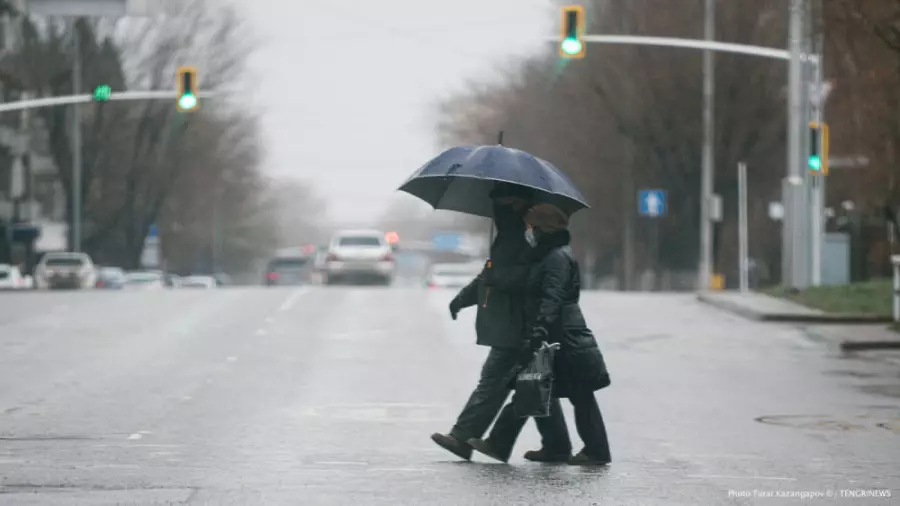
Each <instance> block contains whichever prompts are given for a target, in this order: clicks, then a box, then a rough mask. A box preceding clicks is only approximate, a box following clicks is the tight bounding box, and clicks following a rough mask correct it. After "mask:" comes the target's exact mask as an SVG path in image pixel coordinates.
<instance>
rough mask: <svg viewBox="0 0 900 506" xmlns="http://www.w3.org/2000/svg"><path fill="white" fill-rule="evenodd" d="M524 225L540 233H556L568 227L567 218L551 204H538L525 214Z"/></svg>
mask: <svg viewBox="0 0 900 506" xmlns="http://www.w3.org/2000/svg"><path fill="white" fill-rule="evenodd" d="M525 223H527V224H529V225H531V226H532V227H534V228H537V229H539V230H540V231H542V232H557V231H559V230H566V229H567V228H568V227H569V217H568V216H566V213H564V212H562V211H561V210H560V209H559V208H558V207H556V206H554V205H552V204H538V205H536V206H534V207H532V208H531V209H529V210H528V212H527V213H525Z"/></svg>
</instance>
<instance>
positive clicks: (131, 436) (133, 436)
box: [128, 433, 144, 441]
mask: <svg viewBox="0 0 900 506" xmlns="http://www.w3.org/2000/svg"><path fill="white" fill-rule="evenodd" d="M143 437H144V436H142V435H141V434H138V433H134V434H132V435H130V436H128V439H130V440H132V441H134V440H136V439H142V438H143Z"/></svg>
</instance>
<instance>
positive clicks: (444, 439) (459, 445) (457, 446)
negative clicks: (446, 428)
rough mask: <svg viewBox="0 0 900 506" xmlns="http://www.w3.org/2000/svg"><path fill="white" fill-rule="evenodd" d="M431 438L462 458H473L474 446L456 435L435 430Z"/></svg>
mask: <svg viewBox="0 0 900 506" xmlns="http://www.w3.org/2000/svg"><path fill="white" fill-rule="evenodd" d="M431 440H432V441H434V442H435V443H437V444H438V446H440V447H441V448H443V449H445V450H447V451H448V452H450V453H452V454H454V455H456V456H457V457H459V458H461V459H466V460H472V447H471V446H469V445H467V444H466V443H464V442H462V441H460V440H459V439H456V437H454V436H451V435H449V434H440V433H438V432H435V433H434V434H432V435H431Z"/></svg>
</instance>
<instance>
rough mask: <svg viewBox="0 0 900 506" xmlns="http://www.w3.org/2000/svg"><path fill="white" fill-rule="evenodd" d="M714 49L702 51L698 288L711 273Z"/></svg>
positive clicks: (710, 16) (708, 34)
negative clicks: (701, 153) (701, 157)
mask: <svg viewBox="0 0 900 506" xmlns="http://www.w3.org/2000/svg"><path fill="white" fill-rule="evenodd" d="M715 12H716V11H715V0H706V12H705V13H704V16H703V17H704V22H703V32H704V36H705V38H706V41H707V42H713V40H714V39H715V38H716V35H715V33H716V32H715V30H716V23H715V20H716V18H715ZM713 55H714V52H713V51H711V50H709V49H707V50H706V51H704V52H703V160H702V164H703V167H702V169H701V183H700V185H701V190H700V276H699V287H700V289H701V290H705V289H707V288H709V287H710V285H711V282H712V274H713V220H712V214H711V213H710V209H711V208H712V198H713V194H714V193H715V171H714V170H713V166H714V160H715V157H714V155H715V132H716V123H715V118H716V116H715V105H716V100H715V89H716V88H715V86H716V74H715V60H714V56H713Z"/></svg>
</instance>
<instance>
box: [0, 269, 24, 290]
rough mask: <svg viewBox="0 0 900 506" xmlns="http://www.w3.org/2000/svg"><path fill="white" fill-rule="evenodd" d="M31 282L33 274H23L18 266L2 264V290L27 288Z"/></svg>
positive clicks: (0, 277) (0, 280) (0, 270)
mask: <svg viewBox="0 0 900 506" xmlns="http://www.w3.org/2000/svg"><path fill="white" fill-rule="evenodd" d="M31 284H32V282H31V276H28V275H23V274H22V271H20V270H19V268H18V267H16V266H14V265H9V264H0V290H27V289H29V288H31Z"/></svg>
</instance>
